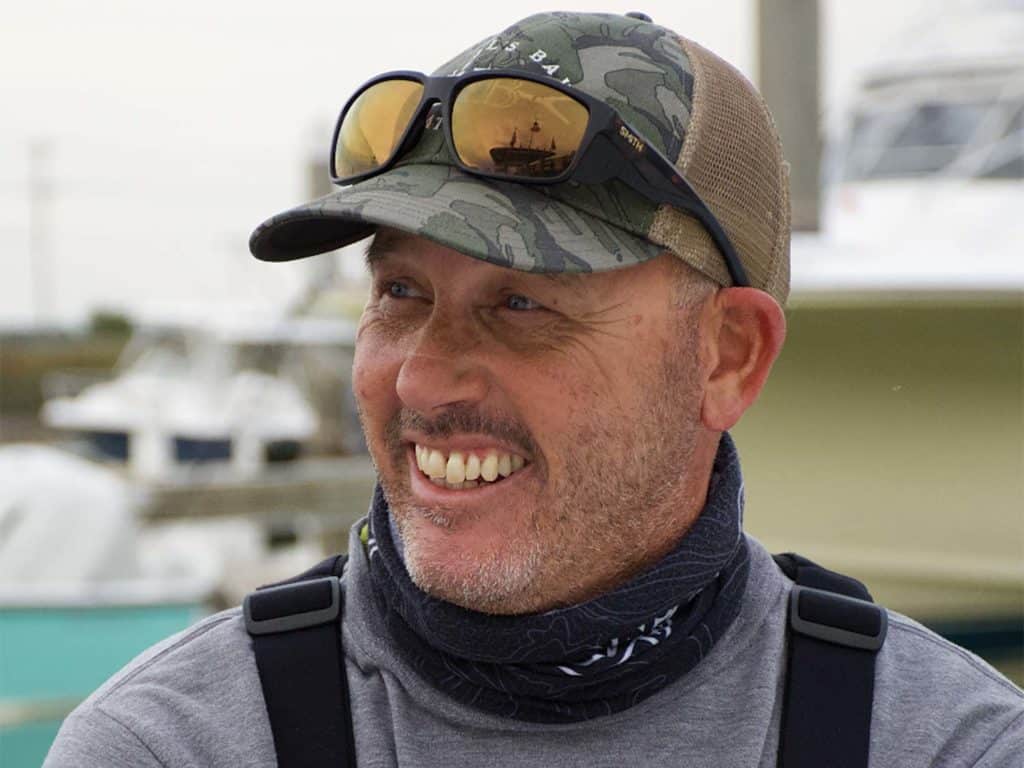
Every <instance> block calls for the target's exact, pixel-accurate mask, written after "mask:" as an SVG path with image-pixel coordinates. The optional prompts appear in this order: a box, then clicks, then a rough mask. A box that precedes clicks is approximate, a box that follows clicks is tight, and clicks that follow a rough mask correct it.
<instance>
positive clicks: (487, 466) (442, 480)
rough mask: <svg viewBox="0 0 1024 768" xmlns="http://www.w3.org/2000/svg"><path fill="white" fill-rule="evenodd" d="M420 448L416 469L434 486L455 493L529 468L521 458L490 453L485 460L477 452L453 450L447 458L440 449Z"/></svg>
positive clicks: (418, 449) (417, 452) (417, 446)
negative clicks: (525, 467)
mask: <svg viewBox="0 0 1024 768" xmlns="http://www.w3.org/2000/svg"><path fill="white" fill-rule="evenodd" d="M414 447H415V449H416V466H417V467H419V470H420V471H421V472H422V473H423V474H425V475H426V476H427V477H429V478H430V481H431V482H432V483H434V485H437V486H440V487H442V488H450V489H452V490H456V489H464V488H476V487H478V486H481V485H483V484H484V483H485V482H486V483H493V482H494V481H496V480H497V479H498V478H499V477H508V476H509V475H511V474H512V473H513V472H518V471H519V470H520V469H522V468H523V467H524V466H526V460H525V459H524V458H523V457H522V456H519V455H516V454H511V453H499V452H498V451H488V452H487V454H486V455H485V456H484V458H482V459H481V458H480V456H478V455H477V454H475V453H465V452H464V451H452V452H451V453H449V454H448V455H447V456H446V455H445V454H444V453H442V452H441V451H439V450H437V449H436V448H428V447H426V446H424V445H416V446H414Z"/></svg>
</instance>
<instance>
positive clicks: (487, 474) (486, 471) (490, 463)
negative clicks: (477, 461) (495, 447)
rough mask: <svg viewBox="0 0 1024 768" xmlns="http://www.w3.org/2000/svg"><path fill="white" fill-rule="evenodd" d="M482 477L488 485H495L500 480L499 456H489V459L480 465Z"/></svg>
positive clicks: (489, 454)
mask: <svg viewBox="0 0 1024 768" xmlns="http://www.w3.org/2000/svg"><path fill="white" fill-rule="evenodd" d="M480 477H482V478H483V479H484V480H486V481H487V482H488V483H493V482H494V481H495V480H497V479H498V454H496V453H488V454H487V458H486V459H484V460H483V463H482V464H481V465H480Z"/></svg>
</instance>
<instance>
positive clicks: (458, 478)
mask: <svg viewBox="0 0 1024 768" xmlns="http://www.w3.org/2000/svg"><path fill="white" fill-rule="evenodd" d="M444 479H445V480H447V481H448V485H462V481H463V480H465V479H466V464H465V463H464V462H463V460H462V454H461V453H459V452H458V451H452V454H451V456H449V457H448V464H447V465H446V466H445V473H444Z"/></svg>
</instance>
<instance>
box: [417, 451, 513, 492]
mask: <svg viewBox="0 0 1024 768" xmlns="http://www.w3.org/2000/svg"><path fill="white" fill-rule="evenodd" d="M406 455H407V456H408V462H409V474H410V475H411V476H412V491H413V493H414V494H415V495H416V496H418V497H419V498H420V499H421V500H422V501H425V502H427V503H436V504H445V505H448V506H451V505H453V504H458V503H459V502H460V501H462V502H466V503H472V504H476V503H478V502H481V501H486V500H487V498H488V497H489V496H490V495H492V494H496V493H502V494H504V493H505V492H507V491H510V490H515V489H516V488H518V487H519V486H520V485H522V483H523V482H524V481H525V480H528V479H529V477H531V476H532V475H533V465H532V464H527V465H526V466H524V467H523V468H522V469H519V470H517V471H515V472H513V473H512V474H511V475H509V476H508V477H506V478H505V479H504V480H500V481H498V482H494V483H488V482H487V481H486V480H481V481H480V485H478V486H477V487H476V488H464V489H461V490H452V489H451V488H446V487H444V486H441V485H434V483H433V482H431V480H430V478H428V477H427V476H426V475H424V474H423V473H422V472H421V471H420V468H419V467H418V466H416V448H415V446H409V448H408V450H407V451H406Z"/></svg>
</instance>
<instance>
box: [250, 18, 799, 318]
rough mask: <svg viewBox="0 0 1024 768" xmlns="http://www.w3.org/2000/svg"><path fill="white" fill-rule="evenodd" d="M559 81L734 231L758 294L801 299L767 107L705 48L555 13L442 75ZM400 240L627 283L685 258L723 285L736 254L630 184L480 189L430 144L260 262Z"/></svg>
mask: <svg viewBox="0 0 1024 768" xmlns="http://www.w3.org/2000/svg"><path fill="white" fill-rule="evenodd" d="M476 69H500V70H509V69H511V70H525V71H527V72H531V73H535V74H546V75H549V76H551V77H553V78H556V79H557V80H559V81H562V82H565V83H568V84H570V85H571V86H573V87H574V88H578V89H579V90H581V91H584V92H586V93H587V94H589V95H591V96H593V97H595V98H598V99H600V100H602V101H604V102H605V103H607V104H608V105H609V106H611V107H613V108H614V109H615V110H617V111H618V112H619V114H620V115H622V117H623V118H624V119H625V120H626V121H627V122H628V123H629V124H630V125H632V126H633V127H634V128H636V129H638V130H639V131H640V133H641V134H642V138H644V139H646V140H647V141H648V142H649V143H651V144H653V145H654V146H657V147H658V149H660V150H661V151H662V153H663V154H664V155H665V156H666V157H668V158H669V159H670V160H671V161H673V162H674V163H675V164H676V167H677V168H678V169H679V171H680V172H681V174H682V175H683V176H684V177H685V178H686V179H687V180H688V181H689V183H690V184H691V186H692V187H693V188H694V190H695V191H696V192H697V193H698V194H699V195H700V197H701V198H702V199H703V200H704V202H705V203H706V204H707V206H708V207H709V208H710V209H711V211H712V212H713V213H714V215H715V216H716V218H718V220H719V221H720V222H721V224H722V226H723V227H724V228H725V230H726V232H727V233H728V235H729V238H730V240H731V241H732V243H733V245H734V246H735V248H736V250H737V252H738V253H739V256H740V259H741V260H742V262H743V265H744V268H745V269H746V271H747V275H748V277H749V279H750V282H751V285H753V286H754V287H756V288H760V289H762V290H764V291H766V292H768V293H770V294H771V295H772V296H774V297H775V299H776V300H777V301H778V302H779V303H780V304H784V303H785V300H786V297H787V295H788V292H789V183H788V173H787V166H786V164H785V162H784V161H783V158H782V149H781V144H780V141H779V137H778V134H777V132H776V130H775V125H774V122H773V120H772V117H771V115H770V114H769V112H768V108H767V106H766V104H765V102H764V100H763V99H762V98H761V96H760V94H758V92H757V91H756V90H755V88H754V87H753V86H752V85H751V84H750V82H749V81H748V80H747V79H746V78H744V77H743V75H741V74H740V73H739V72H738V71H737V70H736V69H735V68H733V67H732V66H731V65H729V64H728V63H726V62H725V61H723V60H722V59H720V58H719V57H718V56H716V55H715V54H713V53H711V52H710V51H708V50H706V49H705V48H702V47H701V46H700V45H698V44H697V43H695V42H693V41H691V40H687V39H686V38H683V37H681V36H679V35H678V34H676V33H675V32H672V31H671V30H668V29H665V28H664V27H661V26H658V25H656V24H654V23H651V22H649V21H646V20H645V19H642V18H637V17H635V16H618V15H612V14H594V13H568V12H555V13H541V14H536V15H534V16H530V17H528V18H526V19H524V20H522V21H520V22H518V23H516V24H513V25H512V26H510V27H509V28H508V29H506V30H505V31H503V32H501V33H499V34H498V35H496V36H493V37H489V38H486V39H485V40H483V41H481V42H480V43H479V44H477V45H475V46H473V47H472V48H470V49H468V50H467V51H465V52H463V53H461V54H459V55H458V56H456V57H455V58H454V59H452V60H451V61H449V62H448V63H446V64H444V65H443V66H441V67H440V68H438V69H437V70H436V71H435V72H434V74H435V75H453V74H461V73H463V72H467V71H471V70H476ZM380 225H383V226H388V227H393V228H395V229H399V230H402V231H405V232H409V233H411V234H416V235H421V236H423V237H426V238H429V239H431V240H433V241H435V242H437V243H440V244H442V245H445V246H448V247H450V248H454V249H455V250H458V251H460V252H462V253H464V254H467V255H469V256H473V257H476V258H479V259H483V260H485V261H489V262H492V263H494V264H498V265H500V266H505V267H512V268H514V269H522V270H527V271H540V272H591V271H601V270H609V269H616V268H620V267H626V266H629V265H632V264H636V263H639V262H641V261H645V260H647V259H651V258H654V257H655V256H658V255H659V254H661V253H662V252H664V251H666V250H667V251H670V252H672V253H673V254H675V255H676V256H678V257H679V258H681V259H682V260H683V261H685V262H687V263H688V264H690V265H691V266H693V267H695V268H696V269H698V270H700V271H701V272H703V273H704V274H706V275H707V276H709V277H711V278H712V279H713V280H715V281H716V282H718V283H720V284H722V285H729V284H730V282H731V281H730V279H729V274H728V271H727V269H726V267H725V263H724V260H723V257H722V254H721V253H720V252H719V251H718V250H717V248H715V246H714V244H713V243H712V241H711V237H710V235H708V234H707V232H706V231H705V230H704V228H703V226H702V225H701V224H699V223H698V222H697V221H696V219H694V218H692V217H690V216H688V215H687V214H685V213H683V212H681V211H678V210H676V209H674V208H672V207H670V206H668V205H658V204H656V203H653V202H651V201H649V200H647V199H646V198H644V197H642V196H641V195H640V194H639V193H637V192H635V191H634V190H633V189H631V188H630V187H628V186H626V185H625V184H623V183H621V182H618V181H611V182H607V183H605V184H600V185H583V184H577V183H575V182H571V181H570V182H564V183H560V184H555V185H551V186H543V187H541V186H535V185H533V186H531V185H523V184H516V183H513V182H503V181H496V180H491V179H483V178H480V177H477V176H472V175H468V174H466V173H463V172H462V171H461V170H459V169H458V168H457V167H455V165H454V164H453V163H452V160H451V157H450V155H449V154H448V151H447V145H446V143H445V141H444V139H443V134H442V132H441V131H439V130H429V129H427V130H424V131H423V133H422V138H421V139H420V140H419V142H418V144H417V145H416V146H415V147H414V148H413V149H412V150H411V151H410V152H409V153H408V154H407V155H406V156H404V157H403V158H401V159H400V160H399V162H398V163H396V164H395V166H393V167H392V168H390V169H389V170H387V171H385V172H383V173H381V174H379V175H377V176H373V177H371V178H369V179H366V180H364V181H361V182H358V183H355V184H351V185H349V186H346V187H340V188H339V189H338V190H337V191H335V192H332V193H331V194H329V195H327V196H325V197H322V198H320V199H318V200H314V201H313V202H311V203H307V204H305V205H301V206H299V207H297V208H293V209H291V210H289V211H285V212H284V213H282V214H279V215H277V216H275V217H273V218H271V219H269V220H267V221H266V222H264V223H263V224H261V225H260V226H259V227H258V228H257V229H256V230H255V231H254V232H253V234H252V237H251V238H250V241H249V247H250V250H251V251H252V253H253V255H254V256H256V257H257V258H259V259H263V260H265V261H288V260H291V259H298V258H303V257H306V256H312V255H315V254H318V253H324V252H326V251H330V250H334V249H336V248H340V247H342V246H344V245H348V244H350V243H353V242H356V241H357V240H360V239H362V238H364V237H367V236H369V235H370V234H372V233H373V231H374V230H375V228H376V227H377V226H380Z"/></svg>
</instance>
